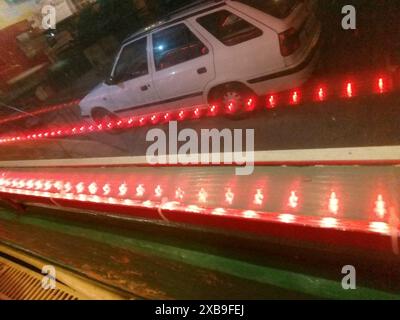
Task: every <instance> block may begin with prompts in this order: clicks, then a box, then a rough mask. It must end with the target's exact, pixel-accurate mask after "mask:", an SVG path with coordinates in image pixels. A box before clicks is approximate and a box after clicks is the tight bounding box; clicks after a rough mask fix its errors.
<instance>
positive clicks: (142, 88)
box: [140, 84, 150, 91]
mask: <svg viewBox="0 0 400 320" xmlns="http://www.w3.org/2000/svg"><path fill="white" fill-rule="evenodd" d="M149 88H150V85H149V84H146V85H144V86H141V87H140V90H142V91H147V90H149Z"/></svg>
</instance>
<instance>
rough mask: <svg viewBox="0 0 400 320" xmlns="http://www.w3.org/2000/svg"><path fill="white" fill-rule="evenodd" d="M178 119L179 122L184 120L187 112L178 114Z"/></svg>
mask: <svg viewBox="0 0 400 320" xmlns="http://www.w3.org/2000/svg"><path fill="white" fill-rule="evenodd" d="M178 118H179V120H183V119H184V118H185V112H184V111H183V110H181V111H180V112H179V114H178Z"/></svg>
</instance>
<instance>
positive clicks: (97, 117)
mask: <svg viewBox="0 0 400 320" xmlns="http://www.w3.org/2000/svg"><path fill="white" fill-rule="evenodd" d="M91 115H92V119H93V121H94V122H95V123H96V124H102V123H104V122H107V121H116V120H119V117H118V116H117V115H116V114H114V113H112V112H110V111H108V110H107V109H104V108H94V109H93V110H92V112H91Z"/></svg>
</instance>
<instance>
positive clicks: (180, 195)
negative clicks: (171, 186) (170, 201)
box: [175, 188, 185, 200]
mask: <svg viewBox="0 0 400 320" xmlns="http://www.w3.org/2000/svg"><path fill="white" fill-rule="evenodd" d="M184 195H185V192H184V191H183V190H182V189H181V188H178V189H176V191H175V199H176V200H183V197H184Z"/></svg>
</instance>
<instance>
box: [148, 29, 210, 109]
mask: <svg viewBox="0 0 400 320" xmlns="http://www.w3.org/2000/svg"><path fill="white" fill-rule="evenodd" d="M152 48H153V49H152V51H153V61H152V62H153V64H154V71H155V72H154V75H153V82H154V85H155V87H156V89H157V92H158V95H159V96H160V99H161V100H162V101H163V102H164V103H170V104H174V103H175V104H176V105H177V106H180V104H182V103H185V104H186V105H188V104H189V103H192V104H193V105H194V104H196V103H203V102H204V101H203V96H202V94H203V91H204V88H205V87H206V85H207V84H208V83H209V82H210V81H211V80H213V79H214V78H215V68H214V61H213V54H212V51H211V49H212V48H211V46H210V45H209V44H206V41H205V40H204V39H202V38H201V37H200V36H199V35H197V34H195V33H194V31H193V30H191V29H190V27H189V26H188V25H187V24H186V23H183V22H182V23H178V24H175V25H173V26H170V27H168V28H165V29H162V30H160V31H157V32H154V33H153V34H152Z"/></svg>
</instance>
